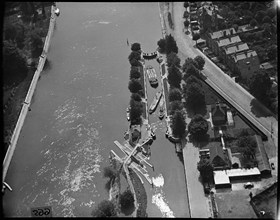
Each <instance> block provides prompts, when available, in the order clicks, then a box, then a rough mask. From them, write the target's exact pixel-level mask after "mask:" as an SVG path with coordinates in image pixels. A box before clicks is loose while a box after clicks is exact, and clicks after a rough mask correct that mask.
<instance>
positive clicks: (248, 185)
mask: <svg viewBox="0 0 280 220" xmlns="http://www.w3.org/2000/svg"><path fill="white" fill-rule="evenodd" d="M253 187H254V184H253V183H251V182H248V183H245V184H244V188H245V189H248V188H253Z"/></svg>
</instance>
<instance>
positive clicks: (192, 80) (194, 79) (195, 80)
mask: <svg viewBox="0 0 280 220" xmlns="http://www.w3.org/2000/svg"><path fill="white" fill-rule="evenodd" d="M185 83H186V85H191V84H192V83H197V84H198V85H200V86H202V83H201V81H200V80H199V79H198V78H197V77H196V76H193V75H191V76H189V77H188V78H187V79H186V80H185Z"/></svg>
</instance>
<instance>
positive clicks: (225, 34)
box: [205, 28, 236, 50]
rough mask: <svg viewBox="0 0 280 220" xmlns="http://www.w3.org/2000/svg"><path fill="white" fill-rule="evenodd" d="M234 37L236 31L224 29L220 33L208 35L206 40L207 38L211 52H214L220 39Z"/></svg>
mask: <svg viewBox="0 0 280 220" xmlns="http://www.w3.org/2000/svg"><path fill="white" fill-rule="evenodd" d="M234 35H236V31H235V29H234V28H229V29H224V30H220V31H215V32H212V33H206V35H205V38H206V43H207V46H208V47H209V48H210V49H211V50H213V48H214V42H215V40H217V39H219V38H226V37H229V36H234Z"/></svg>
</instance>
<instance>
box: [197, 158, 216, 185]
mask: <svg viewBox="0 0 280 220" xmlns="http://www.w3.org/2000/svg"><path fill="white" fill-rule="evenodd" d="M197 169H198V170H199V172H200V175H201V177H202V179H203V182H209V181H210V180H211V179H212V178H213V171H214V168H213V166H212V164H211V162H210V160H209V159H201V160H200V161H199V162H198V163H197Z"/></svg>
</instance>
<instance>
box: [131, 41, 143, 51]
mask: <svg viewBox="0 0 280 220" xmlns="http://www.w3.org/2000/svg"><path fill="white" fill-rule="evenodd" d="M131 50H132V51H134V52H138V51H140V50H141V45H140V44H139V43H133V44H132V45H131Z"/></svg>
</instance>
